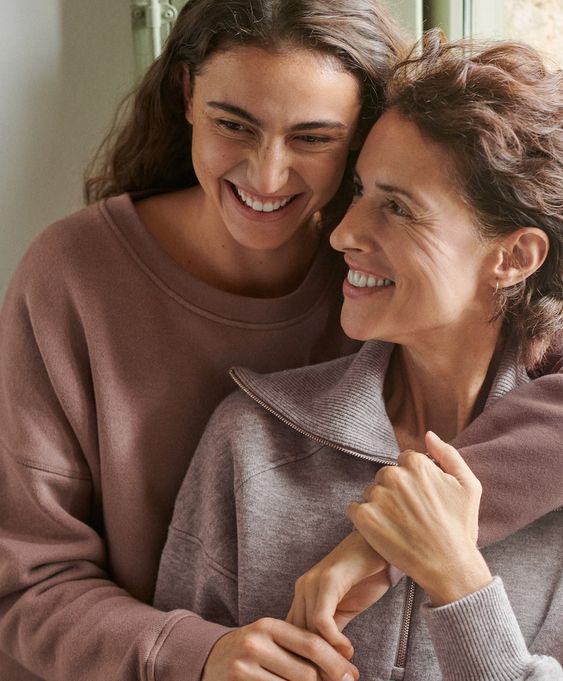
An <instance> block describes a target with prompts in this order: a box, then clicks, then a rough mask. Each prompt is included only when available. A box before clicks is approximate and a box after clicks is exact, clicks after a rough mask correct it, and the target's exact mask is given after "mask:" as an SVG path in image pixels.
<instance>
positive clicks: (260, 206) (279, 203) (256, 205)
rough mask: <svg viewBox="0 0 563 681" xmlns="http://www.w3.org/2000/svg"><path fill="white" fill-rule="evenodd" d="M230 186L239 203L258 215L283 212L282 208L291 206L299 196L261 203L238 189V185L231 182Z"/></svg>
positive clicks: (294, 195)
mask: <svg viewBox="0 0 563 681" xmlns="http://www.w3.org/2000/svg"><path fill="white" fill-rule="evenodd" d="M229 185H230V186H231V189H232V192H233V194H234V195H235V197H236V198H237V199H238V201H239V203H241V204H242V205H243V206H246V208H250V209H252V210H253V211H255V212H256V213H276V212H277V211H280V210H282V208H285V207H286V206H289V204H290V203H292V202H293V201H295V199H296V198H297V197H298V196H299V194H293V195H291V196H284V197H283V198H281V197H279V198H275V199H274V198H272V199H267V200H264V201H260V200H258V199H256V198H255V197H252V196H250V195H249V194H247V193H246V192H245V191H243V190H242V189H240V188H239V187H237V186H236V184H233V183H232V182H229Z"/></svg>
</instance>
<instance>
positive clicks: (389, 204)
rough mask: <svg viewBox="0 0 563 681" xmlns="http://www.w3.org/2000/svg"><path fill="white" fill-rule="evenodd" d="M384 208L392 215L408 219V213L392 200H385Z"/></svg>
mask: <svg viewBox="0 0 563 681" xmlns="http://www.w3.org/2000/svg"><path fill="white" fill-rule="evenodd" d="M385 207H386V208H387V209H388V210H389V211H391V213H393V215H398V216H399V217H401V218H410V213H408V212H407V211H406V210H405V209H404V208H403V207H402V206H400V205H399V204H398V203H397V202H396V201H393V199H387V201H386V202H385Z"/></svg>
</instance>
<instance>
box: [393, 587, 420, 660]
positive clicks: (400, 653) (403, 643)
mask: <svg viewBox="0 0 563 681" xmlns="http://www.w3.org/2000/svg"><path fill="white" fill-rule="evenodd" d="M415 592H416V583H415V582H413V580H412V579H411V578H410V577H407V592H406V594H405V607H404V608H403V619H402V622H401V631H400V634H399V646H398V648H397V657H396V658H395V667H399V668H400V669H405V667H406V665H407V648H408V645H409V637H410V633H411V622H412V612H413V608H414V595H415Z"/></svg>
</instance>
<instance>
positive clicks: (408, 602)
mask: <svg viewBox="0 0 563 681" xmlns="http://www.w3.org/2000/svg"><path fill="white" fill-rule="evenodd" d="M229 374H230V376H231V378H232V379H233V381H234V382H235V383H236V384H237V385H238V387H239V388H240V389H241V390H242V391H243V392H244V393H245V394H246V395H248V397H250V398H251V399H252V400H254V402H256V403H257V404H259V405H260V406H261V407H262V408H263V409H265V410H266V411H267V412H269V413H270V414H272V415H273V416H275V417H276V418H277V419H279V420H280V421H281V422H282V423H284V424H285V425H286V426H289V427H290V428H293V430H295V431H297V432H298V433H300V434H301V435H304V436H305V437H307V438H309V439H311V440H313V441H314V442H318V443H319V444H322V445H325V446H326V447H330V448H331V449H336V450H337V451H340V452H344V453H345V454H350V455H351V456H355V457H358V458H360V459H364V460H366V461H375V462H377V463H381V464H384V465H387V466H397V462H396V461H392V460H391V461H390V460H388V459H383V458H378V457H374V456H368V455H367V454H361V453H360V452H356V451H355V450H353V449H348V448H347V447H342V446H341V445H338V444H336V443H335V442H331V441H330V440H327V439H325V438H322V437H319V436H318V435H314V434H313V433H309V432H308V431H306V430H304V429H303V428H301V427H300V426H298V425H297V424H296V423H293V422H292V421H290V420H289V419H286V418H285V416H282V415H281V414H280V413H279V412H278V411H277V410H276V409H274V408H273V407H271V406H270V405H269V404H268V403H267V402H264V400H262V399H261V398H260V397H258V396H257V395H256V394H255V393H253V392H252V391H251V390H250V389H249V388H247V387H246V386H245V385H244V383H242V381H241V379H240V378H239V377H238V376H237V375H236V373H235V371H234V370H233V369H231V370H230V371H229ZM415 592H416V583H415V582H414V581H413V580H412V579H411V578H410V577H407V591H406V594H405V606H404V608H403V617H402V621H401V629H400V634H399V645H398V647H397V656H396V658H395V666H396V667H399V668H400V669H404V668H405V667H406V662H407V648H408V644H409V637H410V629H411V621H412V613H413V607H414V596H415Z"/></svg>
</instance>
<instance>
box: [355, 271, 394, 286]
mask: <svg viewBox="0 0 563 681" xmlns="http://www.w3.org/2000/svg"><path fill="white" fill-rule="evenodd" d="M347 278H348V281H349V282H350V284H352V286H356V287H357V288H382V287H385V286H392V285H393V282H392V281H391V279H378V278H377V277H374V276H373V275H372V274H369V275H368V274H363V273H362V272H357V271H356V270H348V277H347Z"/></svg>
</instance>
